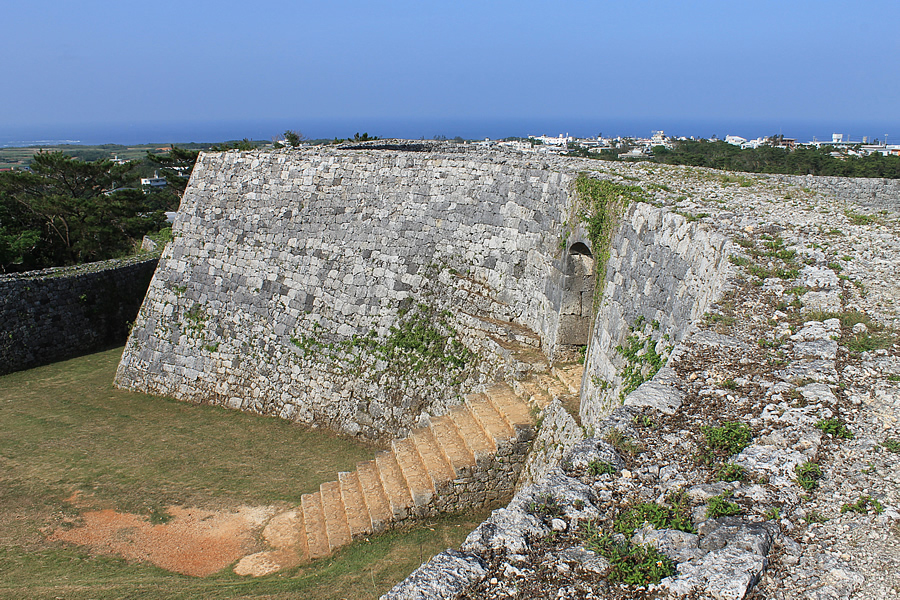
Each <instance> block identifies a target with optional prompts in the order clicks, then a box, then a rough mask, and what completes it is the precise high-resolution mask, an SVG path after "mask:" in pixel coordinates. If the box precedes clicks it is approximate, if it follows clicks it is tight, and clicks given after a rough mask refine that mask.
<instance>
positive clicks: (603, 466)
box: [587, 459, 616, 477]
mask: <svg viewBox="0 0 900 600" xmlns="http://www.w3.org/2000/svg"><path fill="white" fill-rule="evenodd" d="M615 472H616V468H615V467H614V466H612V465H611V464H610V463H608V462H606V461H605V460H596V459H595V460H592V461H591V462H589V463H588V465H587V473H588V475H591V476H594V477H599V476H600V475H613V474H615Z"/></svg>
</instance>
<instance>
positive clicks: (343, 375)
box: [117, 149, 577, 438]
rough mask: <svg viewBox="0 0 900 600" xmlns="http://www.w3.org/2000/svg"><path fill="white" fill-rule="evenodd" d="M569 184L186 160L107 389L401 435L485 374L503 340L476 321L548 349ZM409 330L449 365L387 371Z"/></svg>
mask: <svg viewBox="0 0 900 600" xmlns="http://www.w3.org/2000/svg"><path fill="white" fill-rule="evenodd" d="M576 173H577V171H575V170H574V169H573V168H572V166H569V167H567V168H564V169H561V168H556V167H553V168H551V167H550V166H548V163H546V162H539V161H535V160H533V159H527V158H524V157H520V156H515V155H508V154H499V153H475V154H471V155H470V154H439V153H432V152H420V153H408V152H403V153H400V152H392V151H384V150H334V149H322V150H315V151H308V152H296V151H295V152H280V153H279V152H275V153H237V152H229V153H221V154H206V155H201V157H200V159H199V161H198V163H197V166H196V167H195V169H194V172H193V175H192V178H191V181H190V184H189V186H188V190H187V193H186V194H185V198H184V201H183V202H182V206H181V210H180V212H179V214H178V218H177V220H176V222H175V225H174V228H173V229H174V231H173V233H174V236H175V239H174V241H173V242H172V243H170V244H169V245H168V246H167V248H166V250H165V252H164V253H163V256H162V259H161V261H160V266H159V269H158V270H157V272H156V276H155V277H154V280H153V282H152V284H151V286H150V292H149V294H148V297H147V300H146V302H145V304H144V306H143V308H142V311H141V314H140V317H139V319H138V323H137V326H136V327H135V330H134V333H133V334H132V336H131V339H130V340H129V343H128V346H127V348H126V351H125V354H124V356H123V359H122V362H121V364H120V367H119V372H118V376H117V383H118V385H120V386H122V387H126V388H130V389H135V390H142V391H146V392H151V393H159V394H168V395H172V396H175V397H177V398H181V399H185V400H192V401H207V402H213V403H219V404H224V405H227V406H230V407H233V408H240V409H243V410H251V411H254V412H259V413H266V414H274V415H279V416H282V417H285V418H289V419H293V420H297V421H301V422H305V423H309V424H314V425H322V426H327V427H330V428H332V429H335V430H338V431H343V432H345V433H351V434H363V435H366V436H369V437H373V438H386V437H394V436H396V435H402V434H404V433H406V432H407V431H408V429H409V428H410V427H412V426H414V425H416V424H417V421H416V420H417V419H419V418H420V416H421V415H422V414H423V413H429V414H432V415H434V414H442V413H443V412H446V410H447V409H448V407H449V406H450V405H452V404H455V403H458V401H459V393H460V392H461V391H465V390H466V389H467V388H471V387H473V386H474V385H476V384H478V383H480V382H484V381H486V380H488V379H491V378H493V377H494V376H496V375H497V373H496V371H497V369H498V368H501V367H502V364H503V360H502V359H503V358H504V355H505V354H504V353H505V352H506V351H505V350H504V348H503V346H502V345H499V344H498V343H496V341H495V340H496V338H497V337H500V336H501V335H502V336H506V337H515V336H514V332H506V333H503V334H498V333H497V332H494V331H491V327H492V325H490V324H491V323H507V322H515V323H517V324H519V325H523V326H525V327H527V328H529V329H530V330H532V331H534V332H537V333H538V334H539V336H540V338H541V339H540V340H534V341H533V343H536V344H543V346H544V350H545V352H552V349H553V347H554V343H555V335H556V327H557V322H558V312H559V306H558V303H559V302H560V301H561V297H562V296H561V293H560V291H559V289H558V285H559V283H560V282H561V281H562V279H563V278H562V275H561V273H560V265H559V264H558V263H559V260H560V255H561V254H562V250H561V249H560V244H559V239H560V235H561V233H562V229H563V223H565V221H566V219H567V218H568V211H569V207H570V203H571V199H570V187H571V186H570V182H571V181H572V179H574V177H575V175H576ZM404 319H405V320H404ZM410 319H413V320H415V319H419V321H418V322H432V323H435V322H441V323H442V325H441V327H442V330H441V331H442V333H443V334H444V335H446V336H447V337H448V338H452V339H455V340H456V341H458V342H461V343H462V345H464V346H465V347H466V349H467V350H468V352H470V353H471V356H468V360H466V361H465V363H466V364H465V366H464V367H459V365H458V364H440V361H438V362H437V363H435V362H434V361H433V360H430V359H429V360H428V361H425V363H427V364H421V363H411V362H410V361H409V360H407V362H406V363H402V364H392V362H391V359H390V357H387V356H386V353H387V352H388V350H389V349H388V348H387V346H389V345H390V344H391V343H393V342H397V341H398V331H397V330H395V329H392V328H398V329H400V330H402V328H403V324H404V323H409V322H410V321H409V320H410ZM354 336H356V337H354ZM492 338H493V339H492ZM501 341H502V340H501ZM404 343H405V342H404ZM460 351H461V350H460ZM407 354H409V353H407ZM463 354H465V353H463ZM506 354H508V353H506ZM498 365H500V366H498Z"/></svg>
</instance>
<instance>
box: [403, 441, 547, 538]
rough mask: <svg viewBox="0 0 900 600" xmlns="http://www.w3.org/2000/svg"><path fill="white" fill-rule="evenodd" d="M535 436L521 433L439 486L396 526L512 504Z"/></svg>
mask: <svg viewBox="0 0 900 600" xmlns="http://www.w3.org/2000/svg"><path fill="white" fill-rule="evenodd" d="M533 436H534V431H533V430H532V429H530V428H529V429H524V430H520V431H519V432H518V437H517V438H516V439H512V440H508V441H506V442H503V443H501V444H499V445H498V447H497V452H496V453H495V454H491V455H489V456H482V457H479V458H478V459H477V460H476V462H475V464H474V465H473V466H471V467H466V468H465V469H464V470H463V471H462V472H457V476H456V478H454V479H451V480H450V481H448V482H446V483H445V484H443V485H439V486H437V488H436V489H435V493H434V495H433V496H432V497H431V498H430V499H428V501H427V502H424V503H423V504H421V505H419V506H415V507H413V508H412V509H411V510H410V512H409V514H407V515H405V516H404V517H403V518H401V519H398V521H397V524H400V523H403V522H405V521H406V520H407V519H420V518H423V517H431V516H437V515H442V514H451V513H458V512H465V511H469V510H472V509H478V508H488V507H492V506H498V505H501V504H503V503H505V502H509V500H510V498H512V497H513V493H514V492H515V488H516V482H517V481H519V476H520V474H521V473H522V468H523V466H524V464H525V458H526V456H527V455H528V452H529V450H530V448H531V440H532V438H533Z"/></svg>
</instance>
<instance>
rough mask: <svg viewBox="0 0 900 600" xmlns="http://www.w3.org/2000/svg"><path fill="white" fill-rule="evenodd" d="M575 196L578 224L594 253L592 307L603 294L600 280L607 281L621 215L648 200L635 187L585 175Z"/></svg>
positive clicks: (577, 181)
mask: <svg viewBox="0 0 900 600" xmlns="http://www.w3.org/2000/svg"><path fill="white" fill-rule="evenodd" d="M575 192H576V194H577V196H578V202H579V209H578V217H579V220H580V221H581V222H582V223H584V225H585V227H586V228H587V234H588V239H589V240H590V242H591V249H592V251H593V253H594V264H595V265H596V268H595V269H594V276H595V278H596V280H595V285H594V301H595V304H596V302H597V300H598V299H599V297H600V294H602V293H603V285H602V284H603V279H604V278H605V277H606V263H607V261H608V260H609V247H610V244H611V243H612V236H613V232H614V231H615V229H616V226H617V225H618V223H619V219H620V218H621V216H622V213H623V212H624V211H625V209H626V208H627V207H628V205H629V204H630V203H631V202H640V201H644V200H646V199H647V197H646V194H645V193H644V190H643V189H641V188H640V187H639V186H636V185H622V184H619V183H614V182H612V181H608V180H605V179H594V178H592V177H589V176H588V175H586V174H585V173H581V174H579V175H578V178H577V179H576V180H575Z"/></svg>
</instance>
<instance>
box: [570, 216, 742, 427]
mask: <svg viewBox="0 0 900 600" xmlns="http://www.w3.org/2000/svg"><path fill="white" fill-rule="evenodd" d="M729 244H730V243H729V242H727V240H726V238H725V237H724V236H722V235H721V234H718V233H713V232H710V231H709V230H708V229H707V228H706V226H704V225H703V224H701V223H698V222H688V221H687V220H686V219H685V218H684V217H683V216H681V215H678V214H673V213H670V212H668V211H666V210H664V209H661V208H654V207H652V206H650V205H648V204H635V205H632V206H631V207H630V208H629V209H628V210H627V212H626V214H625V215H624V217H623V219H622V223H621V226H620V227H619V230H618V232H617V234H616V235H615V238H614V239H613V243H612V247H611V250H610V258H609V262H608V265H607V271H606V279H605V281H604V284H603V285H604V289H603V299H602V301H601V304H600V309H599V312H598V313H597V315H596V317H595V325H594V330H593V333H592V337H591V343H590V346H589V347H588V352H587V359H586V361H585V376H584V381H583V382H582V389H581V411H580V412H581V421H582V424H583V425H584V427H585V428H586V429H587V430H588V432H589V433H590V431H591V428H592V426H593V425H594V424H595V423H596V422H597V421H598V420H599V419H601V418H602V417H604V416H605V415H607V414H609V412H610V411H612V410H613V408H615V407H616V406H618V405H619V404H621V402H622V400H623V398H624V396H623V391H625V392H626V393H627V392H630V391H631V390H630V389H628V387H629V381H627V377H626V374H625V369H626V367H628V366H629V360H628V359H627V358H626V356H624V355H623V352H622V351H619V350H617V348H619V347H623V349H624V347H625V346H627V341H628V338H629V336H630V335H632V334H633V333H634V335H635V338H633V339H634V340H635V341H636V342H637V343H639V344H641V346H642V349H641V350H639V351H638V352H639V353H640V352H643V353H644V354H643V355H642V356H644V357H646V356H647V352H648V350H649V349H650V347H651V346H652V347H653V352H655V353H656V354H657V355H658V356H659V360H660V361H662V362H665V361H666V360H667V358H668V355H669V354H670V353H671V348H673V347H674V345H675V344H677V343H678V342H679V341H681V339H683V337H684V335H685V333H686V332H687V328H688V327H689V326H690V323H691V321H693V320H694V319H697V318H699V317H700V316H701V315H703V313H705V312H706V310H707V308H708V306H709V304H710V302H712V300H713V299H715V298H716V296H717V295H718V294H720V293H721V291H722V290H723V288H724V286H725V284H726V278H727V274H728V272H729V269H728V267H729V262H728V251H729ZM632 329H634V332H632ZM630 366H631V367H633V369H634V370H635V371H636V372H643V376H644V377H647V376H651V375H652V373H651V372H650V371H651V370H652V369H653V366H652V365H650V364H647V362H646V361H645V360H644V359H642V358H641V357H636V358H634V359H632V360H631V362H630ZM657 368H658V367H657ZM636 375H637V373H636Z"/></svg>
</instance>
